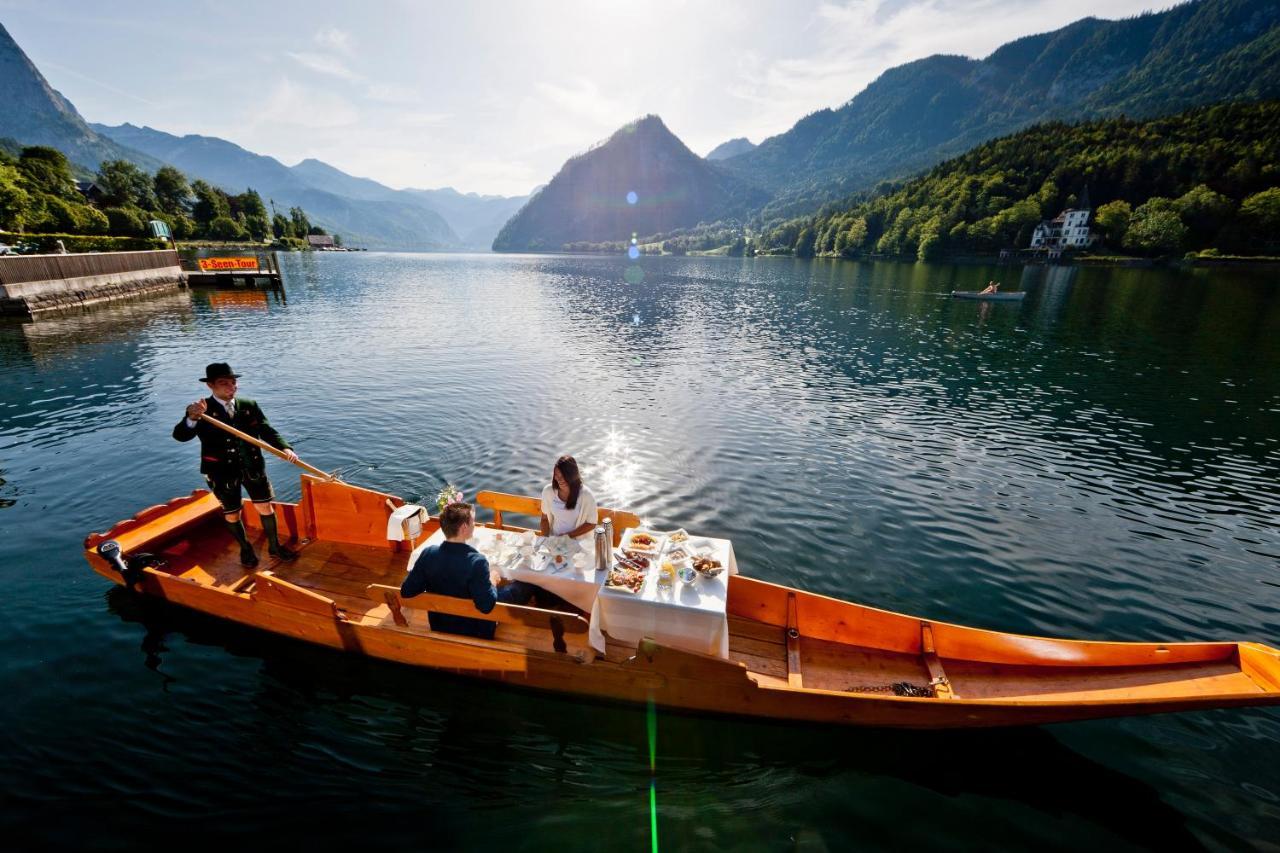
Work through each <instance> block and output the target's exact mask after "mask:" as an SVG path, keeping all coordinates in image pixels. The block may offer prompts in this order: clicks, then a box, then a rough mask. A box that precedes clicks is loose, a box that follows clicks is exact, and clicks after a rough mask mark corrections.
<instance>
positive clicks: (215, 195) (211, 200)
mask: <svg viewBox="0 0 1280 853" xmlns="http://www.w3.org/2000/svg"><path fill="white" fill-rule="evenodd" d="M191 192H192V193H193V194H194V195H195V197H196V203H195V204H194V205H193V206H192V207H191V218H192V219H194V220H195V221H196V223H197V224H199V225H202V226H204V227H206V228H207V227H209V224H210V223H211V222H213V221H214V220H215V219H217V218H219V217H228V218H230V216H231V205H230V204H229V203H228V202H227V195H226V193H224V192H222V191H221V190H219V189H217V188H216V187H212V186H210V185H209V184H207V183H205V182H204V181H194V182H192V184H191Z"/></svg>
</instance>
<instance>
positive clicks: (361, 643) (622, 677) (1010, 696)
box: [85, 477, 1280, 728]
mask: <svg viewBox="0 0 1280 853" xmlns="http://www.w3.org/2000/svg"><path fill="white" fill-rule="evenodd" d="M399 503H400V501H399V499H398V498H395V497H393V496H390V495H385V494H381V493H378V492H372V491H368V490H364V489H359V488H357V487H352V486H347V485H345V484H342V483H332V482H325V481H320V480H317V479H314V478H310V477H304V478H303V500H302V501H301V502H300V503H299V504H296V505H295V504H278V505H277V506H278V516H279V517H280V518H281V524H282V527H283V528H284V529H285V530H286V531H287V532H288V533H289V534H290V535H292V536H293V537H294V538H295V539H296V540H297V541H298V542H299V543H300V544H301V557H300V558H299V559H298V560H296V561H294V562H290V563H276V564H272V563H266V564H264V565H263V566H261V567H260V568H259V571H258V572H256V573H253V572H247V571H246V570H244V569H243V568H241V567H240V565H239V562H238V549H237V546H236V545H235V543H234V542H233V541H232V540H231V538H230V536H229V535H228V534H227V533H226V532H225V530H224V529H223V527H222V525H221V522H220V514H219V512H218V505H217V502H216V500H215V499H214V498H213V497H212V496H211V495H209V494H208V493H206V492H203V491H198V492H195V493H193V494H192V495H191V496H190V497H187V498H179V499H176V500H174V501H171V502H170V503H168V504H166V505H163V506H159V507H152V508H150V509H148V510H145V511H143V512H142V513H139V514H138V515H137V516H135V518H134V519H131V520H127V521H123V522H120V523H118V524H117V525H115V526H114V527H113V528H111V530H109V531H108V532H107V533H105V534H92V535H91V536H89V537H88V538H87V539H86V541H85V548H86V550H85V554H86V558H87V559H88V561H89V563H90V565H91V566H92V567H93V569H94V570H95V571H97V572H98V573H99V574H102V575H103V576H104V577H107V578H109V579H110V580H112V581H113V582H116V583H124V582H125V578H124V577H122V576H121V574H120V572H119V571H118V570H117V568H116V567H115V566H113V565H112V564H111V563H109V562H108V561H107V560H106V559H104V558H103V557H102V556H100V555H99V553H98V551H97V547H98V545H99V544H101V543H102V542H104V541H107V540H111V541H115V542H117V543H119V545H120V547H121V548H122V549H123V551H124V552H125V553H126V554H133V555H136V554H139V553H141V552H150V553H151V554H154V555H157V556H158V557H159V558H160V559H162V560H163V561H164V563H165V564H164V565H152V566H148V567H146V568H144V569H142V570H141V571H140V572H139V573H138V574H137V575H136V576H134V577H133V580H134V581H135V583H134V587H135V589H137V590H138V591H139V592H140V593H142V594H146V595H151V596H155V597H157V598H162V599H164V600H167V601H170V602H173V603H174V604H178V605H182V606H185V607H190V608H192V609H195V610H199V611H202V612H204V613H208V614H212V615H214V616H219V617H222V618H226V619H230V620H233V621H235V622H239V623H241V624H243V625H249V626H253V627H256V628H261V629H263V630H266V631H271V632H274V633H277V634H282V635H285V636H289V637H294V638H296V639H300V640H304V641H306V642H311V643H316V644H319V645H324V646H329V647H332V648H334V649H337V650H341V651H344V652H348V653H354V654H363V655H367V656H369V657H374V658H379V659H383V660H389V661H397V662H400V663H404V664H409V665H413V666H423V667H429V668H432V669H438V670H444V671H450V672H455V673H461V674H465V675H470V676H475V677H480V678H487V679H491V680H494V681H499V682H503V683H506V684H511V685H516V686H520V687H527V688H535V689H539V690H549V691H556V692H559V693H565V694H573V695H582V696H590V697H597V698H602V699H609V700H620V701H625V702H637V703H642V702H648V701H653V702H655V703H657V704H659V705H661V706H665V707H670V708H679V709H686V710H691V711H703V712H713V713H723V714H734V715H746V716H754V717H766V718H771V719H780V720H796V721H806V722H821V723H841V724H854V725H868V726H890V727H901V728H965V727H982V726H1010V725H1034V724H1041V723H1054V722H1064V721H1069V720H1083V719H1092V718H1099V717H1112V716H1122V715H1132V714H1150V713H1158V712H1166V711H1182V710H1194V709H1200V708H1220V707H1234V706H1246V705H1264V704H1277V703H1280V651H1277V650H1276V649H1273V648H1270V647H1268V646H1264V645H1260V644H1256V643H1231V642H1226V643H1164V644H1160V643H1108V642H1089V641H1073V640H1055V639H1048V638H1041V637H1028V636H1021V635H1015V634H1005V633H999V632H993V631H983V630H980V629H975V628H967V627H964V626H959V625H951V624H947V623H941V622H932V621H928V620H921V619H919V618H917V617H912V616H906V615H903V614H898V613H891V612H888V611H883V610H877V609H875V608H870V607H865V606H862V605H858V604H853V603H850V602H844V601H839V600H836V599H832V598H828V597H825V596H820V595H815V594H812V593H808V592H804V591H801V590H796V589H791V588H788V587H785V586H779V585H776V584H770V583H766V582H764V581H759V580H755V579H752V578H748V577H745V576H742V575H737V576H734V577H733V578H731V580H730V582H729V600H728V619H729V631H730V660H723V659H721V658H717V657H712V656H708V655H704V654H697V653H692V652H686V651H681V650H679V649H674V648H670V647H666V646H662V645H660V644H657V643H655V642H652V641H649V640H642V641H641V642H640V643H639V644H630V645H627V644H620V643H615V642H613V641H612V640H610V641H609V643H608V650H607V652H606V653H605V654H603V655H600V654H596V653H594V652H592V650H591V649H590V648H589V647H587V646H585V645H584V644H583V643H582V642H581V641H580V640H578V639H575V638H574V636H571V635H570V634H564V633H563V631H564V628H563V624H562V620H561V619H559V618H558V617H553V618H552V620H551V621H552V622H554V623H556V624H558V625H560V626H561V628H560V630H561V634H556V633H555V632H554V631H548V630H543V629H540V628H538V627H537V625H536V624H534V623H533V622H530V623H529V624H517V623H515V622H513V623H511V624H506V623H504V624H501V625H500V626H499V629H498V633H497V635H496V636H495V638H494V639H493V640H482V639H475V638H470V637H463V636H458V635H452V634H447V633H443V632H436V631H432V630H431V629H430V625H429V620H428V618H427V616H426V613H425V611H423V610H418V611H411V610H409V609H403V610H402V609H401V607H400V605H405V606H406V607H407V606H408V605H410V604H412V600H405V601H403V602H399V601H396V600H395V596H394V595H390V596H384V595H380V594H378V593H377V592H376V590H378V589H380V588H381V587H380V585H385V586H387V587H390V588H394V587H397V586H398V585H399V583H400V581H401V580H402V579H403V577H404V574H405V571H406V568H407V558H408V548H407V547H406V545H405V543H394V542H388V541H387V540H386V539H385V536H386V520H387V518H388V516H389V514H390V509H389V508H388V507H389V506H391V505H398V504H399ZM251 516H252V513H246V517H247V518H248V519H249V520H250V521H251V522H252V521H253V519H252V518H251ZM258 535H259V536H260V532H259V533H258ZM259 544H261V543H259ZM147 562H151V561H147ZM389 602H390V604H389ZM391 604H395V605H397V606H396V607H392V606H391ZM575 619H576V617H574V616H572V615H567V614H566V615H564V620H563V621H564V622H571V621H573V620H575ZM535 621H536V620H535ZM570 630H571V631H572V630H574V629H573V628H572V626H570ZM566 638H568V639H569V642H568V643H566V642H565V639H566ZM895 685H896V687H895ZM895 690H896V692H895ZM900 694H905V695H900Z"/></svg>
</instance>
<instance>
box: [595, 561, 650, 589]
mask: <svg viewBox="0 0 1280 853" xmlns="http://www.w3.org/2000/svg"><path fill="white" fill-rule="evenodd" d="M604 585H605V586H606V587H607V588H608V589H617V590H621V591H623V592H627V593H630V594H632V595H635V594H637V593H639V592H640V588H641V587H643V586H644V574H643V573H642V572H638V571H636V570H635V569H628V568H626V567H625V566H621V565H618V566H614V567H613V568H612V569H610V570H609V576H608V577H607V578H605V582H604Z"/></svg>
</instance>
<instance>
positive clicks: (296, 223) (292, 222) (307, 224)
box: [289, 207, 311, 239]
mask: <svg viewBox="0 0 1280 853" xmlns="http://www.w3.org/2000/svg"><path fill="white" fill-rule="evenodd" d="M289 226H290V227H289V231H290V232H291V233H290V236H292V237H297V238H299V239H302V238H303V237H306V236H307V235H308V234H310V233H311V220H309V219H307V214H306V212H305V211H304V210H303V209H302V208H300V207H291V208H289Z"/></svg>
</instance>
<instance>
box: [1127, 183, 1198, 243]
mask: <svg viewBox="0 0 1280 853" xmlns="http://www.w3.org/2000/svg"><path fill="white" fill-rule="evenodd" d="M1186 238H1187V226H1185V225H1183V224H1182V220H1181V219H1179V218H1178V213H1177V211H1176V210H1174V206H1173V202H1172V201H1170V200H1169V199H1167V198H1160V197H1156V198H1153V199H1149V200H1148V201H1147V203H1146V204H1143V205H1141V206H1140V207H1139V208H1138V209H1137V210H1135V211H1134V212H1133V216H1132V217H1131V218H1130V219H1129V230H1128V231H1127V232H1126V233H1125V238H1124V245H1125V248H1128V249H1132V250H1133V251H1135V252H1141V253H1142V254H1148V255H1167V254H1172V253H1174V252H1177V251H1179V250H1180V249H1181V248H1182V245H1183V243H1184V241H1185V240H1186Z"/></svg>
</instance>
